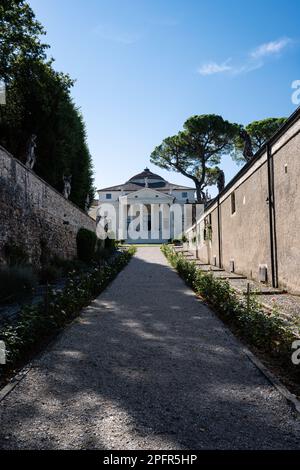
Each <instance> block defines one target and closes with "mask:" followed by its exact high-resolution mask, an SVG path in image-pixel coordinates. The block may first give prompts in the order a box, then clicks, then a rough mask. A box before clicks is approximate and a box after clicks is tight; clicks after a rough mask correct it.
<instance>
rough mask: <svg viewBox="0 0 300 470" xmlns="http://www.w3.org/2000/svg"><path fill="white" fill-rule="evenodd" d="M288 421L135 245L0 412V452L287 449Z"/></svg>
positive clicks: (292, 422) (220, 335)
mask: <svg viewBox="0 0 300 470" xmlns="http://www.w3.org/2000/svg"><path fill="white" fill-rule="evenodd" d="M299 421H300V419H299V418H296V417H295V416H294V414H293V412H292V411H291V409H290V407H289V405H288V404H287V402H286V400H285V399H284V398H283V397H282V396H281V395H280V394H279V393H278V392H277V390H275V389H274V388H273V387H272V386H271V385H270V384H269V382H268V381H267V380H266V379H265V377H264V376H263V375H262V374H261V373H260V372H259V370H258V369H256V367H255V366H254V365H253V364H252V363H251V362H250V361H249V360H248V358H247V357H246V356H245V355H244V354H243V353H242V352H241V349H240V346H239V343H238V342H237V341H236V340H235V339H234V338H233V336H232V335H231V334H230V333H229V332H228V330H227V329H226V328H225V327H224V325H223V324H222V323H221V322H220V321H219V320H218V319H217V317H216V316H215V315H214V313H213V312H212V311H211V310H210V309H208V307H207V306H205V305H204V304H203V303H202V302H201V301H200V300H199V299H197V297H196V296H195V295H194V293H193V292H192V291H191V290H190V289H189V288H188V287H186V286H185V285H184V283H183V282H182V280H181V279H180V278H179V277H178V275H177V274H176V273H175V272H174V270H172V269H171V268H170V267H169V265H168V264H167V261H166V260H165V258H164V256H163V255H162V253H161V252H160V250H159V248H158V247H143V248H139V249H138V252H137V255H136V256H135V257H134V258H133V260H132V261H131V262H130V263H129V265H128V266H127V267H126V268H125V269H124V270H123V271H122V272H121V273H120V274H119V276H118V277H117V278H116V279H115V280H114V282H113V283H112V284H111V285H110V286H109V287H108V288H107V289H106V291H105V292H104V293H102V295H101V296H100V297H99V298H98V299H97V300H95V301H94V302H93V303H92V304H91V305H90V307H89V308H87V309H85V310H84V311H83V313H82V315H81V317H80V318H79V319H78V320H77V321H76V322H75V323H73V324H72V325H71V326H70V327H68V328H67V329H66V330H65V331H64V332H63V333H62V334H61V335H60V336H59V338H58V339H57V340H56V341H55V343H53V344H52V346H51V347H50V348H49V349H48V350H47V351H45V353H44V354H43V355H42V356H41V357H40V358H38V359H36V360H35V362H34V363H33V367H32V369H31V370H30V371H29V373H28V374H27V375H26V376H25V378H24V379H23V380H22V381H21V382H20V384H19V385H18V386H17V387H16V388H15V389H14V390H13V391H12V392H11V393H10V394H9V395H8V396H7V397H6V398H5V399H4V400H3V401H2V402H1V403H0V422H1V427H0V447H1V448H2V449H95V448H98V449H299V448H300V424H299Z"/></svg>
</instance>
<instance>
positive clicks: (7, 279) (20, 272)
mask: <svg viewBox="0 0 300 470" xmlns="http://www.w3.org/2000/svg"><path fill="white" fill-rule="evenodd" d="M36 285H37V277H36V275H35V274H34V272H33V270H32V268H31V267H26V266H13V267H10V266H5V267H2V268H1V269H0V303H6V302H13V301H15V300H20V299H22V298H23V297H24V296H26V295H28V294H29V293H31V292H32V290H33V289H34V287H35V286H36Z"/></svg>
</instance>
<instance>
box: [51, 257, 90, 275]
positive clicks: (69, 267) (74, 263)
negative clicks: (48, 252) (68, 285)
mask: <svg viewBox="0 0 300 470" xmlns="http://www.w3.org/2000/svg"><path fill="white" fill-rule="evenodd" d="M51 264H52V265H53V266H55V267H56V268H58V269H60V271H61V272H62V274H63V275H67V274H69V273H70V272H73V271H75V272H78V271H84V270H85V269H87V265H86V263H84V262H83V261H80V260H79V259H63V258H60V257H58V256H54V257H53V258H52V261H51Z"/></svg>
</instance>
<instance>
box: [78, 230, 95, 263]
mask: <svg viewBox="0 0 300 470" xmlns="http://www.w3.org/2000/svg"><path fill="white" fill-rule="evenodd" d="M76 242H77V256H78V259H79V260H81V261H84V262H85V263H90V262H91V261H92V260H93V258H94V255H95V249H96V243H97V235H96V234H95V233H94V232H92V231H91V230H87V229H85V228H81V229H79V230H78V233H77V237H76Z"/></svg>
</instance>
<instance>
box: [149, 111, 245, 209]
mask: <svg viewBox="0 0 300 470" xmlns="http://www.w3.org/2000/svg"><path fill="white" fill-rule="evenodd" d="M239 129H240V126H239V125H238V124H233V123H230V122H229V121H226V120H224V119H223V118H222V117H221V116H217V115H215V114H203V115H196V116H192V117H190V118H189V119H188V120H187V121H186V122H185V123H184V126H183V131H181V132H179V133H178V134H177V135H175V136H172V137H167V138H166V139H164V140H163V142H162V143H161V144H160V145H159V146H157V147H156V148H155V149H154V151H153V152H152V154H151V156H150V160H151V162H152V163H154V164H155V165H157V166H159V167H161V168H164V169H167V170H174V171H177V172H178V173H181V174H182V175H184V176H186V177H187V178H190V179H191V180H192V181H193V182H194V184H195V187H196V192H197V201H198V202H199V203H205V202H206V199H207V197H206V193H205V190H206V188H207V187H208V186H211V185H213V184H215V183H216V182H217V179H218V176H219V171H220V170H219V168H218V166H217V165H219V164H220V162H221V158H222V156H223V155H226V154H231V152H232V151H233V149H234V145H233V142H234V139H235V138H236V136H237V134H238V131H239Z"/></svg>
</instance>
